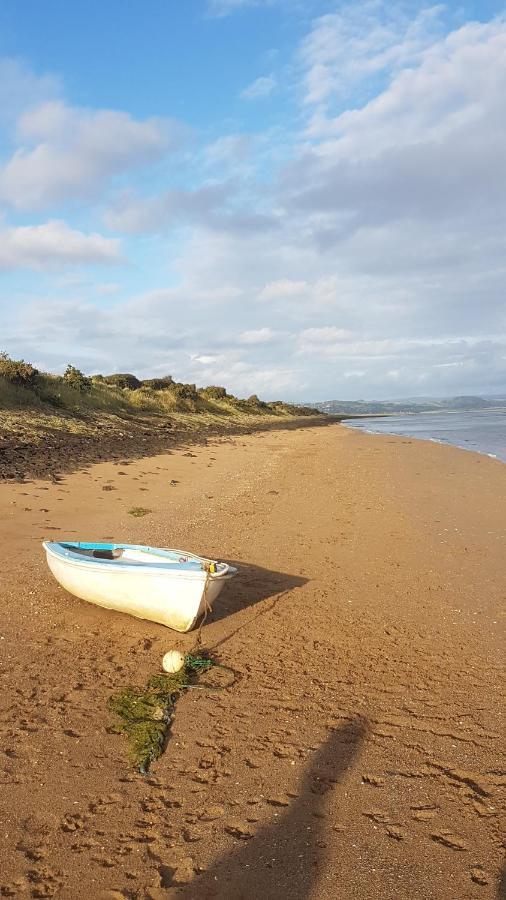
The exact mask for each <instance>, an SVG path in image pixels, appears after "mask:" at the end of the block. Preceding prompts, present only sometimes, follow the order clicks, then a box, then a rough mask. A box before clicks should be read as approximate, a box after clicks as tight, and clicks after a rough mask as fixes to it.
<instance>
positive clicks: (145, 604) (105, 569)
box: [45, 545, 236, 632]
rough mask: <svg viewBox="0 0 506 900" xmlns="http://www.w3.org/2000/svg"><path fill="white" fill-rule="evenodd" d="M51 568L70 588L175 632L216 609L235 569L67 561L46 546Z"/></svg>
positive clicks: (180, 630) (69, 589) (80, 596)
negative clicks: (171, 571)
mask: <svg viewBox="0 0 506 900" xmlns="http://www.w3.org/2000/svg"><path fill="white" fill-rule="evenodd" d="M45 549H46V555H47V562H48V565H49V568H50V570H51V572H52V574H53V575H54V577H55V578H56V580H57V581H58V582H59V583H60V584H61V586H62V587H63V588H65V590H67V591H69V593H71V594H74V596H76V597H79V598H80V599H81V600H86V601H88V602H89V603H94V604H95V605H97V606H102V607H105V608H106V609H113V610H116V611H118V612H123V613H127V614H128V615H131V616H135V617H136V618H139V619H147V620H148V621H150V622H158V623H159V624H160V625H165V626H167V627H168V628H172V629H173V630H175V631H179V632H186V631H190V630H191V629H192V628H193V627H194V626H195V624H196V623H197V622H198V620H199V618H200V617H201V616H202V615H203V614H204V612H205V611H206V609H208V610H209V609H211V608H212V606H213V603H214V602H215V600H216V598H217V597H218V595H219V594H220V593H221V590H222V588H223V586H224V584H225V582H226V581H227V580H229V579H230V578H231V577H233V575H234V574H235V572H236V570H235V569H229V572H227V573H226V574H220V573H217V574H212V573H208V572H204V571H202V572H189V573H179V572H178V573H177V575H173V576H171V577H167V574H166V573H165V572H163V571H160V570H158V571H157V570H156V568H154V569H153V570H152V571H149V569H148V568H147V567H142V566H139V567H138V568H136V569H135V568H133V569H131V570H129V571H125V570H122V569H114V567H113V566H96V567H94V566H90V565H89V564H88V563H79V562H78V561H77V562H76V561H74V560H71V561H69V560H65V559H62V558H60V557H58V556H57V555H55V554H54V553H52V552H51V551H50V550H49V549H48V547H47V546H46V545H45Z"/></svg>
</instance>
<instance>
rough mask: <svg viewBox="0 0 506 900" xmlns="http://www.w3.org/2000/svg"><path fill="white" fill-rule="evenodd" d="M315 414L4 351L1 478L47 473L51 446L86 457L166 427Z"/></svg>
mask: <svg viewBox="0 0 506 900" xmlns="http://www.w3.org/2000/svg"><path fill="white" fill-rule="evenodd" d="M315 416H319V417H320V418H321V413H318V412H317V411H315V410H313V409H309V408H306V407H300V406H292V405H290V404H287V403H282V402H280V401H275V402H270V403H266V402H264V401H262V400H259V398H258V397H256V396H255V395H253V396H251V397H249V398H248V399H246V400H241V399H239V398H237V397H234V396H233V395H231V394H229V393H228V392H227V391H226V390H225V388H222V387H217V386H210V387H207V388H197V387H196V386H195V385H193V384H183V383H181V382H175V381H174V380H173V379H172V378H170V377H167V378H165V379H150V380H147V381H140V380H139V379H137V378H136V377H135V376H134V375H130V374H128V375H111V376H103V375H95V376H85V375H83V373H82V372H79V370H77V369H75V368H74V367H72V366H69V367H68V369H67V371H66V373H65V374H64V375H63V376H62V375H52V374H50V373H48V372H39V371H37V370H36V369H35V368H34V367H33V366H31V365H30V364H29V363H26V362H24V361H23V360H12V359H10V358H9V357H8V356H7V355H6V354H0V477H1V476H2V475H3V476H4V477H10V473H11V472H14V473H19V472H20V471H24V472H28V471H37V472H40V471H43V454H44V452H46V451H47V450H49V451H51V453H52V455H53V459H54V458H55V457H59V456H61V458H62V460H64V456H65V453H66V452H67V453H69V454H70V453H71V451H72V452H73V453H74V457H75V459H77V457H78V455H79V452H80V453H81V454H82V457H83V459H84V460H88V459H91V458H96V457H97V455H98V456H100V454H102V456H103V455H104V454H105V455H106V456H113V455H114V453H115V452H116V451H121V450H122V449H123V450H124V452H125V453H128V452H132V453H134V452H135V453H137V454H138V453H140V452H141V451H142V449H143V448H145V450H146V452H148V451H149V450H151V449H153V448H154V447H155V446H156V447H159V446H161V445H162V444H163V442H164V441H166V440H167V437H168V434H169V433H170V435H176V434H178V433H182V434H188V433H190V434H194V435H197V434H203V435H205V433H211V432H215V433H216V432H226V431H233V430H242V429H251V428H261V427H269V425H270V424H272V426H274V427H275V426H276V424H278V425H280V426H282V425H283V423H286V424H288V423H289V422H290V423H296V422H297V421H298V420H300V421H301V422H302V419H303V418H304V419H306V417H312V420H314V419H313V417H315ZM306 420H307V419H306ZM72 448H73V449H72ZM37 454H38V455H39V457H40V459H39V461H38V463H37V465H36V467H35V469H34V465H35V462H36V460H35V457H36V456H37ZM20 459H21V460H22V463H20V462H19V460H20ZM32 463H33V465H32ZM41 467H42V468H41Z"/></svg>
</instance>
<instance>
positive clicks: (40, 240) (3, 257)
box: [0, 221, 120, 269]
mask: <svg viewBox="0 0 506 900" xmlns="http://www.w3.org/2000/svg"><path fill="white" fill-rule="evenodd" d="M119 261H120V248H119V242H118V241H117V240H113V239H111V238H105V237H103V236H102V235H101V234H83V232H82V231H76V230H74V229H72V228H69V226H68V225H66V224H65V222H59V221H51V222H47V223H45V224H44V225H25V226H20V227H18V228H4V229H3V230H0V269H18V268H34V269H43V268H47V267H52V266H61V265H75V264H80V263H117V262H119Z"/></svg>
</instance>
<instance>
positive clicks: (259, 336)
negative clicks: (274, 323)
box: [239, 328, 276, 344]
mask: <svg viewBox="0 0 506 900" xmlns="http://www.w3.org/2000/svg"><path fill="white" fill-rule="evenodd" d="M275 337H276V335H275V333H274V331H273V330H272V328H256V329H252V330H251V331H243V332H242V334H240V335H239V340H240V342H241V344H268V343H270V341H273V340H274V338H275Z"/></svg>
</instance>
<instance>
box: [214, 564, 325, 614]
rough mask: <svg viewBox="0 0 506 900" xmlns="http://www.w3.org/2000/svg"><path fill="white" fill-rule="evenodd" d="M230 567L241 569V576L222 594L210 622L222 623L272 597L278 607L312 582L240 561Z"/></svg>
mask: <svg viewBox="0 0 506 900" xmlns="http://www.w3.org/2000/svg"><path fill="white" fill-rule="evenodd" d="M230 564H231V565H232V566H235V567H236V568H237V569H238V575H237V577H236V578H234V579H233V580H232V581H230V582H229V583H228V584H227V585H226V587H225V589H224V591H223V593H222V594H220V598H219V600H218V601H217V602H216V603H215V605H214V606H213V609H212V611H211V612H210V613H209V615H208V617H207V622H218V621H219V620H220V619H224V618H227V617H228V616H231V615H233V614H234V613H237V612H239V611H240V610H241V609H247V607H249V606H253V605H254V604H255V603H260V602H261V601H262V600H268V599H269V598H270V597H272V598H273V601H274V605H275V604H276V603H277V602H278V601H279V600H281V599H282V597H283V596H284V595H285V594H286V593H288V591H292V590H293V589H294V588H297V587H301V586H302V585H303V584H307V581H308V579H307V578H303V577H302V576H301V575H289V574H287V573H286V572H274V571H271V570H269V569H263V568H261V566H254V565H251V563H245V562H242V561H240V560H232V561H230ZM269 608H272V607H269Z"/></svg>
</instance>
